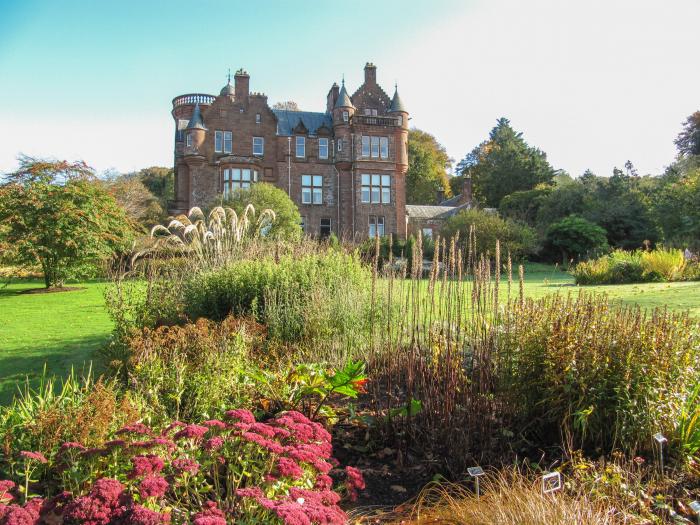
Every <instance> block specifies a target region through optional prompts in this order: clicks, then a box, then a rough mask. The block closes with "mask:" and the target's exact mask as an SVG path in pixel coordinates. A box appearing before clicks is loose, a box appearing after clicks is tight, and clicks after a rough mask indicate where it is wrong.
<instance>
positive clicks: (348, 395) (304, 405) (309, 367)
mask: <svg viewBox="0 0 700 525" xmlns="http://www.w3.org/2000/svg"><path fill="white" fill-rule="evenodd" d="M260 379H261V381H262V382H264V383H265V385H266V388H263V389H261V390H262V391H263V392H266V394H267V395H268V396H269V398H270V399H269V401H270V402H272V407H268V409H270V408H273V407H274V410H300V411H302V412H303V413H305V414H306V415H307V416H308V417H309V418H311V419H316V418H317V417H319V416H320V417H323V418H324V419H325V420H327V421H328V422H329V423H336V422H337V421H338V414H337V413H336V410H335V408H334V405H331V404H330V402H331V401H332V400H334V398H336V399H337V398H339V399H342V400H347V399H355V398H356V397H357V395H358V394H359V393H361V392H365V383H366V382H367V376H366V375H365V365H364V363H362V362H361V361H348V362H347V363H345V365H344V366H343V367H340V368H338V369H332V368H329V367H328V366H327V365H324V364H323V363H309V364H306V363H305V364H300V365H297V366H296V367H294V368H292V369H291V370H289V371H288V372H287V373H286V374H285V373H279V372H275V371H265V372H261V375H260ZM274 410H273V411H274Z"/></svg>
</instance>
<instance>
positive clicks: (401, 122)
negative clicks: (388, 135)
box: [397, 115, 403, 126]
mask: <svg viewBox="0 0 700 525" xmlns="http://www.w3.org/2000/svg"><path fill="white" fill-rule="evenodd" d="M397 118H398V121H399V126H403V115H399V116H398V117H397Z"/></svg>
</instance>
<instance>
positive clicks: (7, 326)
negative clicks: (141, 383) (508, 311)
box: [0, 264, 700, 404]
mask: <svg viewBox="0 0 700 525" xmlns="http://www.w3.org/2000/svg"><path fill="white" fill-rule="evenodd" d="M515 280H516V281H517V275H516V276H515ZM41 286H42V283H41V282H40V281H22V282H18V283H13V284H10V285H9V286H6V287H4V288H0V403H3V404H4V403H6V402H7V401H9V399H11V397H12V395H13V394H14V393H15V392H16V391H17V385H18V384H20V385H21V384H22V383H23V382H24V380H25V378H26V377H29V380H30V381H34V382H35V381H36V380H37V378H38V377H39V376H41V374H42V371H43V368H44V365H46V367H47V371H48V372H49V374H56V375H59V376H65V375H67V374H68V372H70V369H71V367H75V368H76V369H78V370H81V369H82V367H83V366H84V365H85V364H86V363H88V362H89V361H90V360H91V359H92V358H93V355H94V352H95V350H97V349H98V348H99V347H100V346H102V345H103V344H104V343H105V342H106V341H107V340H108V339H109V336H110V332H111V330H112V327H113V325H112V321H111V319H110V318H109V316H108V314H107V311H106V309H105V305H104V297H103V294H102V293H103V290H104V287H105V286H106V283H103V282H87V283H80V284H77V285H74V284H71V286H81V287H84V288H85V289H84V290H78V291H73V292H63V293H52V294H22V293H19V292H21V291H22V290H26V289H30V288H39V287H41ZM579 289H585V290H587V291H591V292H603V293H606V294H608V295H609V296H610V297H611V298H612V299H615V300H619V301H620V303H621V304H624V305H639V306H641V307H643V308H655V307H664V306H667V307H668V308H669V309H670V310H675V311H683V310H689V311H690V312H691V315H694V316H700V282H677V283H646V284H629V285H608V286H585V287H577V286H575V285H574V280H573V278H572V277H571V276H570V275H569V274H567V273H565V272H562V271H560V270H558V269H556V268H555V267H553V266H549V265H543V264H528V265H527V266H526V269H525V294H526V295H527V296H528V297H533V298H539V297H543V296H545V295H548V294H550V293H556V292H559V293H567V292H577V291H578V290H579ZM513 293H515V294H517V282H516V283H514V290H513Z"/></svg>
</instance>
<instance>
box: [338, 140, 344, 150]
mask: <svg viewBox="0 0 700 525" xmlns="http://www.w3.org/2000/svg"><path fill="white" fill-rule="evenodd" d="M338 151H343V139H338Z"/></svg>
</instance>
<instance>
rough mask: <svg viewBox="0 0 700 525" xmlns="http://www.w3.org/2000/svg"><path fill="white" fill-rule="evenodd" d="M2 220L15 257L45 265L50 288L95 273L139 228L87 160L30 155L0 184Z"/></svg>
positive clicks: (4, 237)
mask: <svg viewBox="0 0 700 525" xmlns="http://www.w3.org/2000/svg"><path fill="white" fill-rule="evenodd" d="M0 223H2V224H3V228H2V229H0V236H1V237H2V239H1V240H0V242H2V243H3V245H4V244H7V245H9V246H10V247H11V250H8V252H7V253H9V254H10V255H11V257H12V261H13V262H15V263H17V264H19V265H29V266H33V265H37V264H38V265H39V266H41V269H42V272H43V274H44V282H45V285H46V287H47V288H51V287H61V286H62V285H63V283H64V282H65V281H66V279H70V278H73V277H77V276H90V275H94V274H95V273H96V271H97V270H96V268H99V266H100V265H101V264H102V263H103V262H104V261H105V260H107V259H109V258H110V257H111V256H112V255H113V254H114V252H115V251H121V250H124V249H126V247H127V245H128V242H129V240H130V239H131V237H132V235H133V232H134V228H133V225H132V223H131V221H130V220H129V219H128V218H127V216H126V213H125V212H124V210H123V209H122V208H121V207H120V206H119V205H117V203H116V201H115V200H114V198H113V197H112V196H111V195H110V194H109V192H108V191H107V190H106V189H105V188H103V187H102V185H101V184H99V183H97V181H96V179H95V175H94V172H93V170H92V168H90V167H89V166H87V165H86V164H85V163H84V162H73V163H69V162H66V161H60V162H59V161H53V162H50V161H44V160H37V159H33V158H30V157H21V158H20V168H19V170H17V171H16V172H14V173H10V174H8V175H7V182H6V183H4V184H1V185H0Z"/></svg>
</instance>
